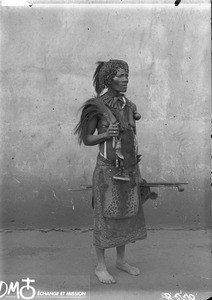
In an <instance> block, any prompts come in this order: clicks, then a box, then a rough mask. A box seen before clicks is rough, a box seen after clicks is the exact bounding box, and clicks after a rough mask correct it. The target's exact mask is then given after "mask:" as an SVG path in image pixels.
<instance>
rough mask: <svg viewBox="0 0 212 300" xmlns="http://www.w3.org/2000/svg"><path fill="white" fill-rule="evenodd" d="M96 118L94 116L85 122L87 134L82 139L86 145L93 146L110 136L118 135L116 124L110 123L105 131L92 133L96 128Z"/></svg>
mask: <svg viewBox="0 0 212 300" xmlns="http://www.w3.org/2000/svg"><path fill="white" fill-rule="evenodd" d="M97 123H98V120H97V119H96V118H93V119H91V120H90V121H89V122H88V124H87V134H86V136H85V138H84V140H83V143H84V144H85V145H86V146H94V145H98V144H100V143H103V142H104V141H106V140H108V139H110V138H111V137H118V135H119V128H118V125H117V124H110V125H109V127H108V128H107V131H105V132H103V133H100V134H97V135H94V132H95V130H96V128H97Z"/></svg>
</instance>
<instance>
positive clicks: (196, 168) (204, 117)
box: [0, 4, 211, 229]
mask: <svg viewBox="0 0 212 300" xmlns="http://www.w3.org/2000/svg"><path fill="white" fill-rule="evenodd" d="M109 59H123V60H126V61H127V62H128V64H129V68H130V78H129V86H128V91H127V93H126V95H127V97H128V98H129V99H130V100H131V101H133V102H135V103H136V105H137V108H138V111H139V112H140V113H141V115H142V118H141V120H140V121H138V122H137V135H138V142H139V153H141V154H142V161H141V163H140V167H141V173H142V176H143V177H144V178H145V179H146V180H148V181H164V182H165V181H167V182H170V181H173V182H174V181H182V182H188V186H186V189H185V191H184V192H183V193H179V192H178V191H177V190H176V189H165V188H160V189H154V191H156V192H158V193H159V198H158V199H157V200H156V201H155V202H152V201H148V202H147V203H146V204H145V206H144V210H145V216H146V223H147V226H149V227H152V228H155V227H160V228H161V227H162V228H166V227H173V228H179V227H180V228H205V227H209V226H210V219H211V206H210V201H211V195H210V191H211V187H210V185H211V182H210V169H211V152H210V146H211V144H210V128H211V100H210V83H211V82H210V10H209V6H208V5H198V4H196V5H189V4H187V5H186V4H185V5H179V6H178V7H176V6H174V4H173V5H168V4H167V5H155V6H154V5H115V4H114V5H73V6H71V7H69V6H67V7H66V6H54V7H53V6H52V7H51V6H42V7H41V6H39V5H38V6H32V7H31V8H28V7H27V8H24V7H2V8H1V107H0V108H1V149H0V156H1V169H0V172H1V177H0V179H1V200H0V201H1V203H0V207H1V224H0V227H1V228H2V229H4V228H27V229H31V228H32V229H41V228H47V229H51V228H55V229H58V228H80V227H84V226H90V225H92V223H93V217H92V214H93V212H92V208H91V192H90V191H87V192H73V191H71V190H70V189H72V188H76V187H79V186H80V184H91V180H92V173H93V169H94V167H95V160H96V155H97V151H98V148H97V147H86V146H81V147H80V146H79V145H78V142H77V137H76V136H74V134H73V130H74V127H75V125H76V123H77V122H78V120H79V116H80V114H79V112H78V109H79V107H80V106H81V105H82V103H83V102H84V101H85V100H87V99H88V98H90V97H92V96H93V95H94V88H93V86H92V76H93V73H94V70H95V67H96V65H95V63H96V62H97V61H99V60H109Z"/></svg>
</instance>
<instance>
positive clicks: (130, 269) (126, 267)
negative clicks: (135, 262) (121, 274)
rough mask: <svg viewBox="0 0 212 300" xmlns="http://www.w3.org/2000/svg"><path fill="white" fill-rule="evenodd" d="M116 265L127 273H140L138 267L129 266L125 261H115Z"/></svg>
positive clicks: (135, 274)
mask: <svg viewBox="0 0 212 300" xmlns="http://www.w3.org/2000/svg"><path fill="white" fill-rule="evenodd" d="M116 267H117V268H118V269H120V270H122V271H125V272H127V273H129V274H130V275H134V276H137V275H139V274H140V270H139V269H138V268H136V267H133V266H130V265H129V264H128V263H127V262H125V263H116Z"/></svg>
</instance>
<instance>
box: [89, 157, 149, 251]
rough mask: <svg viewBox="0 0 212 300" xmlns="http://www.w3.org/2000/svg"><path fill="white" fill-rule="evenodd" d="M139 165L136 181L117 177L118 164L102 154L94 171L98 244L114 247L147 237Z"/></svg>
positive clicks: (96, 242) (98, 246)
mask: <svg viewBox="0 0 212 300" xmlns="http://www.w3.org/2000/svg"><path fill="white" fill-rule="evenodd" d="M138 168H139V167H138V165H136V168H135V172H134V180H133V182H124V181H121V180H117V179H114V178H113V176H114V175H115V174H116V173H117V168H116V167H115V165H114V163H113V162H111V161H109V160H108V159H105V158H104V157H102V156H101V155H100V154H99V155H98V157H97V163H96V167H95V170H94V174H93V203H94V231H93V244H94V246H95V247H97V248H101V249H106V248H113V247H118V246H122V245H126V244H128V243H132V242H135V241H136V240H142V239H145V238H146V236H147V232H146V226H145V218H144V213H143V205H142V199H141V194H140V186H139V169H138Z"/></svg>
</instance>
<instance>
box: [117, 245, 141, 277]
mask: <svg viewBox="0 0 212 300" xmlns="http://www.w3.org/2000/svg"><path fill="white" fill-rule="evenodd" d="M116 251H117V261H116V267H117V268H118V269H120V270H122V271H125V272H127V273H129V274H130V275H134V276H136V275H139V274H140V270H139V269H138V268H136V267H133V266H130V265H129V264H128V263H127V262H126V260H125V245H123V246H119V247H116Z"/></svg>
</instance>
